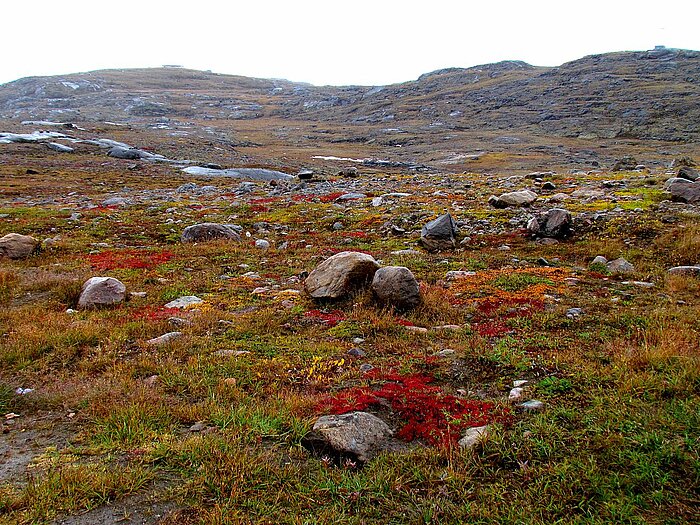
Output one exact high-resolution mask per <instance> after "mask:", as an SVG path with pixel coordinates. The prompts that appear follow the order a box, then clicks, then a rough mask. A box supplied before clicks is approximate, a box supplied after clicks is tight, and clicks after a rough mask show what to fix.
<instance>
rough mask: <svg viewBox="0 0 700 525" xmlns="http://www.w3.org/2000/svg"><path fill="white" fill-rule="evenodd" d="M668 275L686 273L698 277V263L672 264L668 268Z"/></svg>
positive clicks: (699, 274)
mask: <svg viewBox="0 0 700 525" xmlns="http://www.w3.org/2000/svg"><path fill="white" fill-rule="evenodd" d="M668 273H669V275H687V276H691V277H700V265H695V266H674V267H673V268H669V269H668Z"/></svg>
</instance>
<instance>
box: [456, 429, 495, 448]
mask: <svg viewBox="0 0 700 525" xmlns="http://www.w3.org/2000/svg"><path fill="white" fill-rule="evenodd" d="M488 435H489V425H484V426H483V427H473V428H469V429H467V431H466V432H465V433H464V436H463V437H462V439H460V440H459V441H458V443H457V444H458V445H459V446H460V448H473V447H475V446H476V445H478V444H479V443H480V442H481V441H483V440H484V439H486V438H487V437H488Z"/></svg>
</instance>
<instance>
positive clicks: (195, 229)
mask: <svg viewBox="0 0 700 525" xmlns="http://www.w3.org/2000/svg"><path fill="white" fill-rule="evenodd" d="M180 239H181V240H182V242H203V241H211V240H214V239H230V240H232V241H238V242H240V240H241V236H240V235H238V233H237V232H236V231H235V230H234V229H233V228H231V227H230V226H228V225H226V224H218V223H215V222H203V223H201V224H193V225H192V226H188V227H187V228H185V229H184V231H183V232H182V236H181V238H180Z"/></svg>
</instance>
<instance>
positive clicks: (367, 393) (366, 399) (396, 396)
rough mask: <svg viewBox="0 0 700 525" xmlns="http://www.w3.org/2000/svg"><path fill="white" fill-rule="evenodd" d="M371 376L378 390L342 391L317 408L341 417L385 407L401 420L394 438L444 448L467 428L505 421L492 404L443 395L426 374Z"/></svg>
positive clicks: (502, 412)
mask: <svg viewBox="0 0 700 525" xmlns="http://www.w3.org/2000/svg"><path fill="white" fill-rule="evenodd" d="M375 376H376V377H377V379H380V380H382V381H384V382H383V383H382V384H381V386H380V387H379V388H377V389H372V388H369V387H365V388H351V389H348V390H344V391H342V392H340V393H339V394H337V395H336V396H334V397H332V398H330V400H326V401H324V402H323V404H322V405H320V407H322V408H323V409H325V410H326V411H330V412H331V413H332V414H344V413H347V412H353V411H358V410H359V411H363V410H366V409H368V408H370V407H377V406H389V407H390V408H391V409H392V410H393V411H394V412H395V413H396V414H397V415H398V416H399V417H400V418H401V419H402V420H403V421H404V424H403V426H402V427H401V428H400V429H399V431H398V432H397V433H396V437H398V438H399V439H401V440H403V441H414V440H416V439H419V440H421V441H424V442H426V443H428V444H431V445H437V446H445V447H451V446H453V445H454V444H455V443H456V442H457V441H458V440H459V438H460V436H461V435H462V433H463V431H464V430H465V429H467V428H471V427H477V426H482V425H486V424H488V423H493V422H495V421H501V422H506V421H507V420H508V418H509V414H508V412H507V411H506V410H500V411H499V410H497V409H496V407H495V406H494V404H493V403H489V402H487V401H478V400H471V399H463V398H459V397H456V396H453V395H450V394H446V393H444V392H443V391H442V389H441V388H440V387H439V386H436V385H433V384H431V383H432V382H433V378H432V377H431V376H429V375H425V374H410V375H400V374H395V373H389V374H385V375H381V374H375Z"/></svg>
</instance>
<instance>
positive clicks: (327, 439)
mask: <svg viewBox="0 0 700 525" xmlns="http://www.w3.org/2000/svg"><path fill="white" fill-rule="evenodd" d="M391 435H392V432H391V429H390V428H389V426H388V425H387V424H386V423H385V422H384V421H382V420H381V419H379V418H378V417H377V416H374V415H372V414H370V413H368V412H350V413H348V414H342V415H337V416H336V415H333V416H322V417H320V418H318V420H317V421H316V422H315V423H314V426H313V429H312V430H311V432H310V433H309V434H307V436H306V437H305V438H304V444H305V445H306V446H307V447H309V448H311V449H312V450H314V451H317V452H326V451H330V452H333V453H335V454H337V455H339V456H350V457H353V458H356V459H357V460H359V461H362V462H365V461H369V460H370V459H372V458H373V457H374V456H376V455H377V453H379V452H381V450H382V449H383V447H384V446H385V445H386V444H387V442H388V440H389V438H391Z"/></svg>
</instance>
